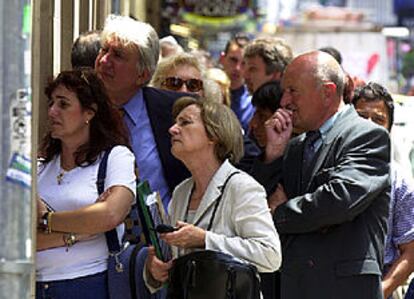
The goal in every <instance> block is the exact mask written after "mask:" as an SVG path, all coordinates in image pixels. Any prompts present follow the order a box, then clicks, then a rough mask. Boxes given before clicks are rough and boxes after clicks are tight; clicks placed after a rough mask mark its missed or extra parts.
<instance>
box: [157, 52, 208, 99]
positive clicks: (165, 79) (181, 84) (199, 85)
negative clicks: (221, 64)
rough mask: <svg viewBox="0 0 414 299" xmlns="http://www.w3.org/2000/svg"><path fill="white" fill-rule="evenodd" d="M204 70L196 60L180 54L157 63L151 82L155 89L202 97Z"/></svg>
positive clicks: (190, 56)
mask: <svg viewBox="0 0 414 299" xmlns="http://www.w3.org/2000/svg"><path fill="white" fill-rule="evenodd" d="M203 81H204V68H203V66H202V65H201V64H200V63H199V61H198V60H197V58H196V57H195V56H193V55H191V54H188V53H180V54H177V55H174V56H170V57H168V58H166V59H163V60H162V61H160V62H159V63H158V66H157V69H156V71H155V73H154V76H153V78H152V81H151V85H152V86H154V87H156V88H161V89H167V90H173V91H180V92H186V93H193V94H198V95H200V96H202V95H204V86H203Z"/></svg>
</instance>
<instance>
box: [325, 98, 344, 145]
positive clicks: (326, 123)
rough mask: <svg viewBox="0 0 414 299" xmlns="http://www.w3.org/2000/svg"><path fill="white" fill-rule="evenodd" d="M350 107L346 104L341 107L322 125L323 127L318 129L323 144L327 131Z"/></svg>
mask: <svg viewBox="0 0 414 299" xmlns="http://www.w3.org/2000/svg"><path fill="white" fill-rule="evenodd" d="M350 107H351V105H349V104H346V105H345V106H343V107H342V108H341V109H340V110H339V111H337V112H336V113H335V114H334V115H332V116H331V117H330V118H329V119H328V120H327V121H325V122H324V123H323V125H322V126H321V127H320V128H319V132H320V133H321V138H322V140H323V141H324V142H325V140H326V138H327V136H328V133H329V131H330V130H331V129H332V127H333V125H334V124H335V121H336V120H337V119H338V117H339V116H340V115H341V114H343V113H345V112H346V111H348V109H349V108H350Z"/></svg>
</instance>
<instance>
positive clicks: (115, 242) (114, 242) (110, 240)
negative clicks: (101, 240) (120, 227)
mask: <svg viewBox="0 0 414 299" xmlns="http://www.w3.org/2000/svg"><path fill="white" fill-rule="evenodd" d="M111 150H112V148H110V149H107V150H106V151H105V153H104V155H103V157H102V160H101V162H100V163H99V168H98V179H97V180H96V187H97V189H98V194H99V195H101V194H102V193H103V192H104V189H105V178H106V169H107V165H108V158H109V154H110V153H111ZM105 238H106V244H107V246H108V250H109V252H110V253H114V252H119V251H120V250H121V246H120V245H119V239H118V234H117V232H116V228H114V229H111V230H110V231H107V232H105Z"/></svg>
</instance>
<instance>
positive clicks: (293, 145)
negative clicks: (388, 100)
mask: <svg viewBox="0 0 414 299" xmlns="http://www.w3.org/2000/svg"><path fill="white" fill-rule="evenodd" d="M282 88H283V91H284V95H283V98H282V101H281V106H282V107H283V108H281V109H279V110H277V111H276V112H275V114H274V115H273V116H272V118H271V119H269V120H268V121H267V123H266V126H267V135H268V145H267V146H266V155H265V156H266V157H265V159H266V161H268V162H270V161H274V160H275V159H279V160H280V163H282V164H283V165H282V169H283V184H280V185H279V186H278V187H277V189H276V191H275V193H273V194H272V195H271V196H270V199H269V200H270V206H271V208H272V210H273V211H274V221H275V225H276V227H277V230H278V232H279V234H280V235H281V240H282V256H283V262H282V270H281V272H282V276H281V291H282V294H281V295H282V298H286V299H295V298H298V299H299V298H300V299H307V298H309V299H316V298H317V299H341V298H344V299H351V298H352V299H358V298H361V299H371V298H383V296H382V291H381V268H382V259H383V251H384V248H383V247H384V239H385V234H386V221H387V215H388V201H389V191H390V182H389V160H390V142H389V137H388V133H387V132H386V130H384V129H383V128H381V127H379V126H377V125H375V124H372V123H370V122H368V121H366V120H364V119H362V118H360V117H359V116H358V115H357V113H356V112H355V110H354V108H353V107H351V106H350V105H345V104H344V103H343V100H342V94H343V88H344V74H343V71H342V69H341V67H340V66H339V65H338V63H337V62H336V61H335V60H334V59H333V58H332V57H331V56H330V55H329V54H326V53H323V52H318V51H314V52H309V53H305V54H303V55H300V56H298V57H297V58H295V59H294V60H293V61H292V63H291V64H290V65H289V66H288V67H287V69H286V71H285V74H284V76H283V79H282ZM292 131H293V132H295V133H297V134H299V135H298V136H297V137H295V138H293V139H292V140H290V141H289V138H290V136H291V134H292ZM311 136H314V137H315V138H313V137H311ZM312 138H313V140H311V139H312Z"/></svg>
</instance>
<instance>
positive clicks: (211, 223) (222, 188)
mask: <svg viewBox="0 0 414 299" xmlns="http://www.w3.org/2000/svg"><path fill="white" fill-rule="evenodd" d="M238 173H240V171H235V172H233V173H231V174H230V175H229V176H228V177H227V179H226V180H225V182H224V184H223V186H222V187H221V194H220V196H219V197H218V198H217V200H216V204H215V205H214V210H213V214H212V215H211V218H210V223H209V224H208V227H207V230H211V228H212V227H213V221H214V218H215V217H216V212H217V209H218V206H219V204H220V201H221V198H222V197H223V193H224V189H225V188H226V186H227V183H228V182H229V181H230V179H231V178H232V176H234V175H235V174H238Z"/></svg>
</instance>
